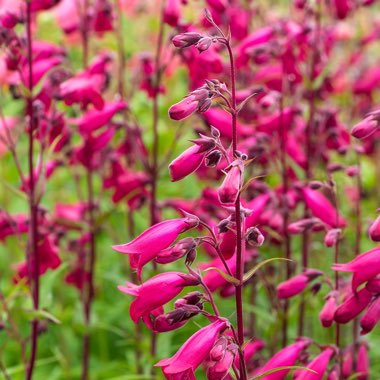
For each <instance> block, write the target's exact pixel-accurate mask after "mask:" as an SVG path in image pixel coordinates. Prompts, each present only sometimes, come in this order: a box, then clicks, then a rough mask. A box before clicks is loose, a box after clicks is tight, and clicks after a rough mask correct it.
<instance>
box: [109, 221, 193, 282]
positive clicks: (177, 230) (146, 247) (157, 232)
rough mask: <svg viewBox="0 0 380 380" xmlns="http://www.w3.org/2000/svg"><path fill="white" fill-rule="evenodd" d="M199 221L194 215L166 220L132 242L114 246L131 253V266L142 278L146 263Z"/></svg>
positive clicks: (123, 251) (117, 249) (116, 249)
mask: <svg viewBox="0 0 380 380" xmlns="http://www.w3.org/2000/svg"><path fill="white" fill-rule="evenodd" d="M198 223H199V219H198V218H197V217H196V216H194V215H188V216H186V217H185V218H181V219H170V220H166V221H164V222H161V223H158V224H155V225H154V226H152V227H150V228H148V229H147V230H146V231H145V232H143V233H142V234H141V235H140V236H138V237H137V238H136V239H134V240H132V241H131V242H129V243H127V244H121V245H114V246H113V247H112V248H113V249H114V250H115V251H117V252H120V253H126V254H128V255H130V260H131V266H132V268H133V269H137V274H138V277H139V278H141V270H142V268H143V266H144V265H145V264H146V263H148V262H149V261H151V260H153V259H154V258H155V257H157V255H158V253H159V252H161V251H163V250H164V249H166V248H168V247H169V245H170V244H172V243H173V242H174V240H176V239H177V237H178V235H179V234H181V233H183V232H185V231H187V230H189V229H191V228H194V227H197V226H198Z"/></svg>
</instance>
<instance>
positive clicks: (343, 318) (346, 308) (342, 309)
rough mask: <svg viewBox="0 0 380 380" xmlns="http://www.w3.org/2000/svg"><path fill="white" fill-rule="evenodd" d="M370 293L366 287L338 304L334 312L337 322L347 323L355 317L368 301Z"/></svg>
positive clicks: (370, 296)
mask: <svg viewBox="0 0 380 380" xmlns="http://www.w3.org/2000/svg"><path fill="white" fill-rule="evenodd" d="M371 298H372V293H370V292H369V291H368V290H367V289H366V288H363V289H361V290H359V291H358V293H357V294H352V295H351V296H349V297H348V298H347V299H345V300H344V302H343V303H342V304H341V305H340V306H338V308H337V309H336V311H335V314H334V320H335V322H337V323H348V322H350V321H351V320H353V319H354V318H355V317H357V316H358V315H359V314H360V313H361V312H362V311H363V310H364V309H365V308H366V307H367V306H368V304H369V303H370V301H371Z"/></svg>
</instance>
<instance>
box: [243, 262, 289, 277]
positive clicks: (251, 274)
mask: <svg viewBox="0 0 380 380" xmlns="http://www.w3.org/2000/svg"><path fill="white" fill-rule="evenodd" d="M275 260H283V261H292V260H290V259H284V258H282V257H274V258H272V259H268V260H264V261H261V262H260V263H258V264H257V265H256V266H254V267H253V268H252V269H251V270H249V271H248V272H247V273H245V274H244V276H243V283H244V282H246V281H248V280H249V279H250V278H251V277H252V276H253V275H254V274H255V273H256V272H257V271H258V270H259V269H260V268H261V267H262V266H264V265H265V264H268V263H270V262H271V261H275Z"/></svg>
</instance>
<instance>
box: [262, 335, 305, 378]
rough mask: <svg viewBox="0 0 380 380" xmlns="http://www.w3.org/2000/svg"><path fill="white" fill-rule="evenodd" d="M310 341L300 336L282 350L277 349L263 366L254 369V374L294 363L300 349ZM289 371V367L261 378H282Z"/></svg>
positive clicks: (303, 348) (300, 351)
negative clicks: (296, 340)
mask: <svg viewBox="0 0 380 380" xmlns="http://www.w3.org/2000/svg"><path fill="white" fill-rule="evenodd" d="M311 343H312V341H311V340H310V339H307V338H301V339H300V340H299V341H298V342H296V343H293V344H291V345H289V346H286V347H285V348H283V349H282V350H280V351H278V352H277V353H276V354H275V355H274V356H272V358H271V359H270V360H269V361H268V362H267V363H266V364H265V365H264V366H263V367H261V368H260V369H258V370H257V371H255V375H259V374H261V373H264V372H267V371H269V370H272V369H275V368H278V367H284V366H293V365H295V364H296V362H297V360H298V359H299V356H300V354H301V353H302V351H303V350H305V349H306V348H307V347H308V346H309V345H310V344H311ZM289 371H290V369H284V370H281V371H277V372H274V373H272V374H270V375H267V376H265V377H263V378H262V379H263V380H283V379H285V377H286V375H287V374H288V373H289Z"/></svg>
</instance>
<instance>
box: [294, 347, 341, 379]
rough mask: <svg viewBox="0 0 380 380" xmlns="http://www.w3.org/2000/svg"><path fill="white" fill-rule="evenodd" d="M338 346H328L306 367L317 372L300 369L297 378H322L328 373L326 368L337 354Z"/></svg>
mask: <svg viewBox="0 0 380 380" xmlns="http://www.w3.org/2000/svg"><path fill="white" fill-rule="evenodd" d="M335 353H336V348H333V347H327V348H326V349H324V350H323V351H322V352H321V353H320V354H319V355H318V356H317V357H316V358H315V359H314V360H312V361H311V362H310V363H309V364H308V365H307V366H306V368H309V369H311V370H313V371H315V372H316V373H313V372H311V371H306V370H304V371H300V374H299V376H297V380H322V379H323V378H324V375H325V373H326V369H327V367H328V365H329V362H330V360H331V358H332V357H333V356H334V355H335Z"/></svg>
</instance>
